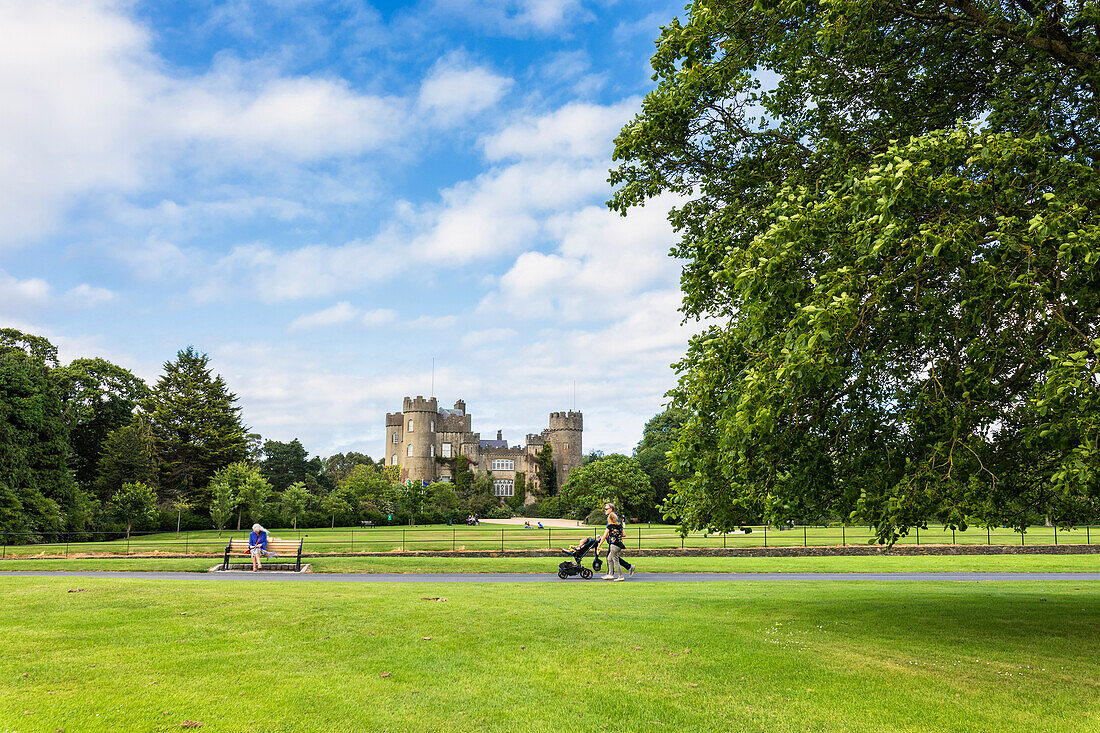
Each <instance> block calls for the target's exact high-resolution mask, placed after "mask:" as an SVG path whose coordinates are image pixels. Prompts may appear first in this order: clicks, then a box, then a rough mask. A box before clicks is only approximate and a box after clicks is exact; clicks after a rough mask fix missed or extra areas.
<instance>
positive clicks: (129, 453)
mask: <svg viewBox="0 0 1100 733" xmlns="http://www.w3.org/2000/svg"><path fill="white" fill-rule="evenodd" d="M97 474H98V476H97V479H96V483H95V488H96V494H97V496H98V497H99V499H100V500H101V501H110V499H111V497H112V496H114V494H115V492H116V491H118V490H119V489H120V488H122V485H123V484H125V483H135V482H140V483H143V484H145V485H147V486H149V487H151V488H152V489H153V490H154V491H155V490H156V488H157V485H158V471H157V455H156V445H155V444H154V441H153V431H152V430H151V429H150V428H149V423H148V421H147V420H145V419H144V417H143V416H140V415H138V416H136V417H134V418H133V419H132V420H131V421H130V424H129V425H124V426H122V427H121V428H118V429H117V430H114V431H112V432H111V433H109V434H108V435H107V439H106V440H105V441H103V452H102V454H101V455H100V458H99V465H98V468H97Z"/></svg>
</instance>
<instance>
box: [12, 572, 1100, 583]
mask: <svg viewBox="0 0 1100 733" xmlns="http://www.w3.org/2000/svg"><path fill="white" fill-rule="evenodd" d="M0 576H10V577H28V576H31V577H45V578H56V577H64V578H132V579H138V580H197V581H204V580H213V581H222V582H234V581H236V582H249V581H252V582H264V581H267V582H279V581H283V582H302V583H599V582H600V580H599V579H598V576H597V577H596V578H593V579H592V580H588V581H585V580H581V579H580V578H569V579H568V580H561V579H560V578H558V576H557V574H551V573H546V574H543V573H290V572H280V571H268V572H259V573H252V572H247V571H232V572H228V573H222V572H218V573H156V572H148V573H143V572H121V571H112V570H102V571H68V570H9V571H2V572H0ZM945 580H946V581H1006V580H1010V581H1028V580H1073V581H1082V580H1100V573H638V574H637V575H635V576H634V577H633V578H631V579H630V580H629V581H627V582H630V583H637V582H643V583H652V582H665V583H667V582H673V583H699V582H714V581H736V582H742V581H769V582H771V581H826V582H868V581H870V582H883V581H909V582H913V581H918V582H929V581H932V582H935V581H945ZM608 582H610V581H608Z"/></svg>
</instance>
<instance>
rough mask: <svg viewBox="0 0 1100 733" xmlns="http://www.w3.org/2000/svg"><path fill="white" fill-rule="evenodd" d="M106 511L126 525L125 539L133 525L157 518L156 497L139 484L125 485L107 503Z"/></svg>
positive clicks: (146, 487)
mask: <svg viewBox="0 0 1100 733" xmlns="http://www.w3.org/2000/svg"><path fill="white" fill-rule="evenodd" d="M107 511H108V512H110V513H111V514H114V515H115V516H117V517H118V518H119V519H121V520H122V521H123V522H125V523H126V537H127V538H129V537H130V529H131V528H132V527H133V526H134V524H141V523H148V522H152V521H153V520H154V519H156V516H157V495H156V492H154V491H153V489H151V488H150V487H148V486H146V485H145V484H143V483H141V482H140V481H139V482H137V483H125V484H123V485H122V486H121V487H120V488H119V490H118V491H116V492H115V495H114V496H112V497H111V500H110V501H109V502H108V503H107Z"/></svg>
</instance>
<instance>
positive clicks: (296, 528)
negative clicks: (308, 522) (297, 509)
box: [294, 514, 298, 532]
mask: <svg viewBox="0 0 1100 733" xmlns="http://www.w3.org/2000/svg"><path fill="white" fill-rule="evenodd" d="M294 531H295V532H297V531H298V515H297V514H295V515H294Z"/></svg>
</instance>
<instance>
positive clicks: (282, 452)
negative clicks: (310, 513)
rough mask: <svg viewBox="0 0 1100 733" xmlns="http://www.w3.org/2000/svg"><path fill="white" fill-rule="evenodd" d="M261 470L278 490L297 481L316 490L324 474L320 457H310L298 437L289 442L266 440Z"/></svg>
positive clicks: (310, 489)
mask: <svg viewBox="0 0 1100 733" xmlns="http://www.w3.org/2000/svg"><path fill="white" fill-rule="evenodd" d="M260 472H261V473H262V474H263V476H264V478H266V479H267V480H268V483H270V484H271V488H273V489H274V490H275V491H276V492H281V491H283V490H284V489H286V487H288V486H290V485H291V484H292V483H295V482H302V483H304V484H305V485H306V488H307V489H308V490H309V491H310V492H314V493H315V492H316V491H317V489H318V487H319V486H320V484H321V481H322V480H325V481H327V478H326V477H325V475H324V466H323V464H322V462H321V459H320V458H314V459H312V460H310V459H309V452H308V451H307V450H306V449H305V448H304V447H303V446H302V444H301V443H300V442H299V441H298V439H297V438H295V439H294V440H292V441H290V442H289V443H282V442H280V441H278V440H268V441H265V442H264V460H263V462H262V463H261V464H260Z"/></svg>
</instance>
